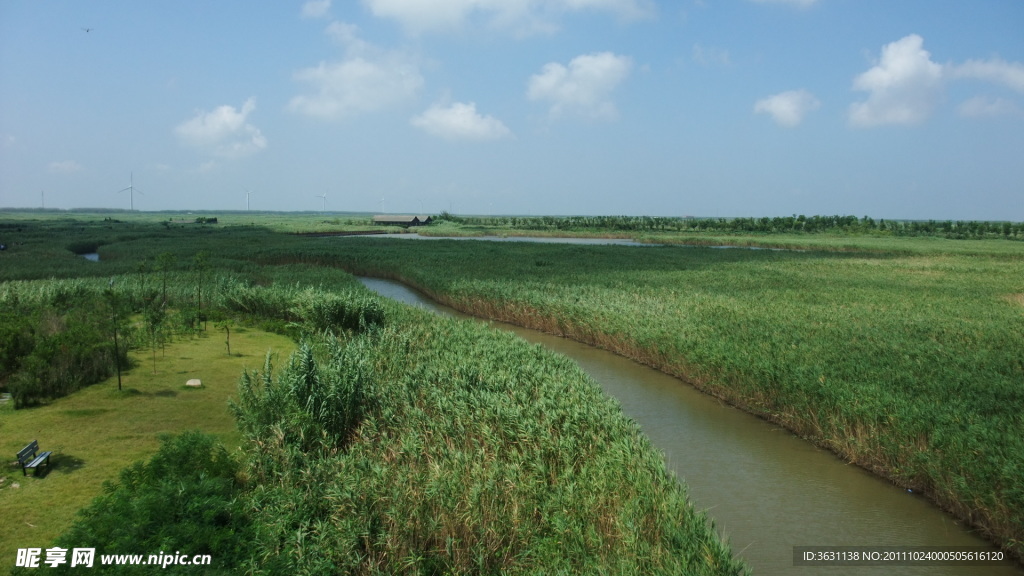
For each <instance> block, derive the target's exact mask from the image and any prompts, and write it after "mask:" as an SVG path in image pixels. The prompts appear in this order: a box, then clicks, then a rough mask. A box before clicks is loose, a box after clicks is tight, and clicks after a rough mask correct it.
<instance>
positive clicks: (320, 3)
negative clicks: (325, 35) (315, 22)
mask: <svg viewBox="0 0 1024 576" xmlns="http://www.w3.org/2000/svg"><path fill="white" fill-rule="evenodd" d="M330 9H331V0H309V2H306V3H305V4H303V5H302V17H303V18H325V17H327V14H328V12H329V11H330Z"/></svg>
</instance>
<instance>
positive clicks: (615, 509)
mask: <svg viewBox="0 0 1024 576" xmlns="http://www.w3.org/2000/svg"><path fill="white" fill-rule="evenodd" d="M93 224H95V226H93V225H90V224H88V223H86V224H82V225H80V226H76V225H75V224H74V223H70V224H69V223H67V222H63V221H60V222H57V223H53V222H46V223H31V225H29V224H25V223H19V224H18V225H17V226H19V227H21V231H20V232H19V233H20V234H22V236H21V238H22V240H21V241H20V244H19V245H18V246H17V247H16V252H15V254H16V255H17V258H18V259H17V260H13V259H5V260H4V264H13V265H12V266H9V267H8V266H4V267H3V273H4V276H3V280H2V281H0V303H3V304H4V305H6V306H13V307H17V308H18V309H22V308H29V307H54V306H58V305H60V304H61V303H63V305H64V307H65V308H67V305H69V304H70V305H71V306H72V307H74V306H77V305H76V304H74V303H76V302H93V304H94V306H95V307H96V308H97V310H99V311H100V312H101V313H104V310H105V309H103V308H102V306H103V304H102V303H101V300H98V299H99V298H101V296H102V295H103V294H104V293H105V292H106V291H108V290H113V291H115V292H116V293H117V294H118V296H119V298H121V299H123V301H124V302H126V303H127V304H125V306H126V310H130V311H131V313H132V316H131V318H130V320H129V324H131V325H134V326H136V327H140V326H139V325H140V324H142V323H144V321H145V310H146V309H147V307H149V306H152V305H153V304H154V303H156V302H162V301H163V300H164V294H165V292H166V300H167V302H168V308H169V309H170V310H172V311H173V312H174V313H175V314H177V315H180V316H181V318H180V319H181V320H185V319H187V318H186V316H190V317H192V318H193V321H191V322H188V323H187V324H188V326H190V327H191V329H192V330H199V328H198V326H197V324H196V322H195V321H194V319H196V318H198V317H200V316H201V317H205V318H208V319H209V326H208V327H206V329H205V330H203V333H205V334H207V337H206V338H198V339H193V337H192V336H190V335H188V333H187V331H186V332H181V333H176V334H175V335H174V337H173V340H172V343H171V344H169V345H168V347H167V350H168V354H169V355H172V354H179V355H180V352H178V350H179V349H181V347H182V346H186V345H187V346H203V348H204V352H203V354H202V355H200V354H198V353H195V352H193V353H188V354H186V356H188V358H184V357H182V358H181V359H180V360H182V361H186V362H193V361H194V360H195V359H196V358H200V357H202V358H207V357H211V358H212V357H214V356H216V357H225V358H228V359H231V360H232V361H233V362H236V361H237V360H234V359H235V358H236V357H237V355H238V353H239V351H238V350H237V349H234V350H232V353H231V354H227V353H225V346H224V345H225V342H224V341H223V339H222V338H219V337H218V338H209V336H212V335H213V333H214V332H215V331H216V332H217V333H220V334H222V335H225V336H226V334H225V333H224V331H223V329H222V328H221V327H220V326H223V325H222V324H220V323H221V322H225V323H227V324H228V325H234V327H235V328H234V329H233V331H232V333H233V334H237V333H238V332H239V330H238V328H239V327H247V328H243V332H244V333H246V334H257V331H256V330H253V329H252V326H267V327H271V328H273V329H275V330H278V331H281V332H284V333H287V334H291V335H296V336H297V335H298V334H301V333H305V334H306V335H307V340H306V341H305V344H304V346H302V348H301V351H300V353H299V354H297V355H296V356H294V357H293V359H292V360H289V361H288V362H285V363H283V365H282V366H280V367H277V368H274V367H272V366H271V365H270V364H269V363H268V364H266V365H265V366H264V368H263V369H261V370H256V371H250V372H249V373H248V374H247V375H245V376H243V377H242V384H241V389H240V391H239V394H238V397H239V400H238V402H237V404H236V412H235V414H236V417H237V419H238V422H239V428H240V431H241V435H242V442H241V450H240V452H239V453H238V464H239V465H240V467H239V469H238V472H237V475H236V476H235V477H234V478H231V475H232V474H235V472H232V471H231V469H230V468H231V467H224V466H220V465H219V464H218V465H216V466H213V468H216V470H214V471H213V472H210V474H207V467H208V466H207V465H208V464H211V463H210V462H206V460H209V458H206V460H204V457H203V455H202V454H197V453H196V452H194V448H193V447H195V446H199V445H205V444H204V443H208V441H207V440H204V439H202V438H199V437H194V436H183V437H180V438H179V439H177V440H175V439H170V440H167V441H166V442H165V444H164V447H162V448H161V449H160V451H159V452H158V455H157V457H156V458H154V459H153V460H152V461H151V462H150V463H149V464H146V465H143V464H138V465H136V466H133V467H132V468H129V469H126V471H125V472H124V473H122V475H121V481H120V483H119V484H117V485H112V486H110V487H109V488H108V489H107V490H106V491H105V493H104V497H103V498H100V499H98V500H96V501H95V502H94V504H93V505H92V506H91V507H90V508H89V510H88V511H87V512H85V513H84V515H83V516H81V517H80V518H79V519H78V520H76V522H75V524H74V526H73V527H72V529H71V530H70V531H68V532H66V533H65V536H64V539H63V540H59V541H60V542H64V543H70V542H72V541H74V542H79V543H80V542H81V541H82V539H83V538H85V536H87V535H90V534H92V535H93V536H94V537H95V538H92V539H90V545H93V544H95V545H96V546H97V548H98V551H102V552H104V553H118V552H125V553H136V552H138V551H139V550H136V549H135V548H137V547H139V546H142V545H143V544H146V545H147V546H149V547H150V548H154V547H160V546H165V545H166V546H169V547H171V548H175V549H181V550H182V551H183V552H184V551H186V550H188V551H190V552H193V553H203V552H204V551H206V550H211V551H212V550H216V551H218V552H217V554H219V555H218V556H217V558H219V559H220V560H219V561H220V562H228V561H229V559H237V560H234V561H237V562H238V563H239V564H238V565H235V566H221V567H220V568H224V569H227V570H228V571H231V570H248V571H251V572H253V573H280V572H282V571H287V572H299V573H317V574H322V573H345V574H395V573H408V574H447V573H488V574H499V573H501V574H527V573H529V574H534V573H539V572H544V573H566V574H569V573H572V574H576V573H607V574H651V573H671V574H679V573H685V574H739V573H744V572H745V571H746V568H745V567H744V566H743V565H742V563H741V562H739V561H737V560H735V559H733V558H732V556H731V553H730V551H729V549H728V546H727V545H725V544H724V543H723V542H722V540H721V539H720V538H719V536H718V535H717V534H716V533H715V531H714V528H713V526H712V525H711V523H710V521H709V520H708V518H707V517H706V515H705V514H704V513H702V512H700V511H696V510H694V509H693V508H692V506H691V505H690V504H689V502H688V501H687V499H686V494H685V488H684V487H683V486H682V485H681V484H680V483H679V482H677V480H676V479H675V478H674V477H673V476H672V475H670V474H669V473H668V472H667V471H666V469H665V465H664V462H663V460H662V458H661V456H660V454H658V452H657V451H656V450H655V449H653V448H652V447H651V445H650V443H649V442H648V440H647V439H646V438H645V437H644V436H643V435H642V434H641V432H640V431H639V429H638V427H637V426H636V425H635V423H633V422H632V421H630V420H628V419H626V418H625V417H624V416H623V415H622V413H621V411H620V410H619V408H618V405H617V404H616V403H615V402H614V401H612V400H610V399H608V398H607V397H605V396H604V395H603V394H602V393H601V392H600V390H599V389H598V388H597V387H596V385H595V384H594V383H593V382H591V381H590V380H589V379H587V377H586V376H585V375H584V374H583V373H582V372H581V371H580V370H579V369H578V367H576V366H575V365H574V364H572V363H571V362H569V361H567V360H566V359H564V358H561V357H558V356H556V355H553V354H549V353H547V352H544V351H543V350H541V349H539V348H536V347H532V346H529V345H527V344H526V343H524V342H522V341H520V340H517V339H515V338H513V337H511V336H509V335H506V334H502V333H494V332H492V331H490V330H488V329H486V328H485V327H482V326H477V325H474V324H473V323H460V322H456V321H452V320H444V319H440V318H437V317H434V316H431V315H428V314H426V313H421V312H417V311H412V310H408V309H406V308H404V307H400V306H398V305H393V304H390V303H385V302H383V301H381V300H379V299H378V298H376V297H374V296H372V295H370V294H369V293H368V292H367V291H365V289H363V288H361V286H359V285H358V283H357V282H356V281H355V280H354V279H353V278H352V277H351V276H349V275H347V274H345V273H344V272H342V271H341V270H340V269H338V268H336V267H335V266H337V265H338V264H339V262H338V259H337V254H336V245H335V244H331V243H330V241H332V240H334V239H309V238H298V237H296V236H292V235H281V234H275V233H273V232H270V231H267V230H264V229H259V228H251V227H239V228H224V229H220V228H210V227H206V228H191V229H189V228H184V227H182V228H181V229H176V228H175V227H173V226H171V227H165V226H163V225H161V224H152V223H150V224H147V223H144V222H143V223H102V224H98V223H93ZM122 224H124V225H123V226H122ZM72 243H79V244H74V245H72ZM83 243H90V244H95V246H96V249H98V251H99V253H100V254H101V261H100V262H98V263H93V262H85V261H83V260H80V259H79V257H77V256H74V252H75V250H72V249H71V248H79V247H81V246H82V244H83ZM88 248H90V249H91V248H92V246H91V245H90V246H88ZM19 252H20V254H19ZM10 254H11V253H6V254H4V255H3V256H4V258H6V257H7V256H8V255H10ZM166 254H171V257H167V256H164V255H166ZM200 254H202V256H200ZM65 264H66V265H67V266H65ZM79 264H81V265H79ZM61 271H63V276H67V277H64V278H60V279H58V274H60V272H61ZM111 280H113V282H112V283H111ZM200 294H201V296H200ZM200 306H202V309H201V313H200V312H199V311H198V310H199V308H200ZM192 311H195V312H192ZM331 334H336V335H337V336H332V335H331ZM136 337H137V339H136V340H134V341H133V345H134V346H138V348H136V349H135V352H134V355H136V356H137V358H136V361H137V363H136V364H135V367H134V368H133V369H132V370H131V374H130V378H129V379H127V380H126V390H127V391H128V392H127V393H128V395H129V396H128V397H127V399H126V400H124V401H123V402H122V403H124V402H127V403H129V404H132V405H133V406H134V405H136V404H140V403H132V402H129V400H130V394H131V393H132V391H136V390H144V389H147V386H148V384H147V382H150V383H153V382H157V380H158V376H156V375H155V374H156V373H159V374H160V376H159V378H160V379H162V378H163V376H164V373H165V372H167V371H171V372H173V373H174V374H178V376H176V377H174V380H175V382H178V386H179V387H180V380H181V379H182V378H183V377H185V376H184V374H185V373H184V372H182V371H181V370H183V369H184V368H179V367H178V364H177V363H172V362H170V361H169V360H166V359H165V358H164V357H163V356H162V353H161V352H158V351H157V348H153V352H152V358H153V362H154V363H153V364H152V365H151V364H150V359H151V354H150V350H149V348H148V347H144V346H146V345H145V340H144V339H143V338H144V335H140V334H138V333H137V334H136ZM233 338H234V336H233ZM204 342H205V344H204ZM242 343H243V342H238V341H236V342H234V344H235V345H238V346H241V345H242ZM242 350H243V352H244V353H245V355H246V356H248V355H249V354H250V353H251V350H248V349H247V348H245V347H244V346H243V347H242ZM171 376H173V374H172V375H171ZM160 382H162V380H160ZM0 384H2V382H0ZM114 387H115V384H113V383H112V382H111V380H110V379H108V380H106V381H104V382H102V383H100V384H99V385H96V386H92V387H89V388H86V389H83V390H80V391H77V392H73V393H72V394H71V395H70V396H68V397H66V398H61V399H57V400H52V401H46V402H44V405H43V406H40V407H37V408H30V409H26V410H18V411H14V410H11V408H10V407H8V408H7V410H10V411H11V415H10V417H9V418H8V415H6V414H5V416H4V421H3V424H5V425H11V426H14V425H15V424H16V423H22V424H24V423H25V422H30V421H32V422H39V421H41V419H52V420H53V422H54V424H53V425H52V426H50V429H51V430H64V429H65V428H68V429H70V428H71V427H72V426H71V424H73V423H70V422H63V421H62V420H61V418H62V417H63V416H62V412H61V409H60V407H62V406H66V405H71V404H73V405H74V406H75V408H76V410H77V411H78V412H81V413H82V414H88V415H89V417H91V418H94V420H95V421H96V422H95V424H96V425H97V426H98V427H99V428H98V429H102V419H103V414H104V412H103V410H104V409H106V408H108V406H106V404H107V403H108V402H109V400H110V399H109V398H108V397H110V396H117V397H118V398H120V393H118V392H115V391H114ZM179 393H182V392H179ZM167 396H168V397H169V398H172V400H173V396H172V395H169V394H168V395H167ZM157 397H158V398H160V399H163V398H164V395H157ZM92 404H95V406H92ZM173 404H174V402H173V401H168V402H164V403H163V404H162V405H161V406H160V407H159V410H166V409H170V410H171V412H173V411H174V409H173V407H172V406H173ZM221 406H222V407H221V408H220V410H223V405H221ZM154 410H156V408H154ZM198 414H199V413H198V412H196V414H195V415H198ZM204 414H205V413H204ZM171 417H172V416H171V415H169V414H162V413H160V414H157V413H155V412H154V413H153V414H151V415H150V416H149V417H148V420H147V421H148V422H153V423H161V427H160V431H175V430H178V429H179V428H180V427H179V426H177V425H166V426H164V425H163V424H162V423H164V422H165V420H167V419H168V418H171ZM186 420H187V418H186ZM5 429H10V428H8V427H7V426H5ZM65 433H66V432H60V434H65ZM90 434H91V432H90ZM90 439H92V444H90V446H91V447H92V448H93V449H95V450H96V451H97V452H96V453H95V454H94V456H93V457H94V458H96V459H99V458H100V457H101V456H102V457H103V458H105V460H104V462H106V463H107V465H106V468H105V470H107V471H108V472H109V474H107V476H106V477H108V478H111V477H113V476H114V475H115V474H116V467H117V466H123V465H126V464H128V462H127V461H125V460H124V459H125V458H129V459H132V458H136V457H138V454H139V452H137V451H133V452H116V451H114V452H111V451H106V452H104V450H103V446H104V445H105V443H104V442H99V441H96V440H95V439H94V438H93V437H92V436H89V435H84V436H83V437H82V438H81V440H83V441H86V442H89V441H90ZM144 440H145V442H146V446H147V451H150V452H151V451H152V445H153V444H154V443H155V436H154V434H152V433H149V432H148V431H147V432H146V434H145V438H144ZM232 440H233V438H232ZM50 442H51V445H52V446H54V447H56V448H57V450H58V451H59V452H61V453H64V452H67V450H63V449H61V448H60V446H61V445H62V444H61V442H62V441H59V440H57V441H55V440H54V439H51V441H50ZM232 443H233V442H232ZM51 445H47V448H50V447H51ZM65 448H66V446H65ZM215 449H216V450H219V448H215ZM211 453H212V452H211ZM218 453H219V452H218ZM83 454H84V455H85V459H86V460H88V454H86V453H85V452H84V450H83V451H81V453H78V452H75V453H74V454H73V455H75V456H82V455H83ZM168 458H170V460H171V461H172V462H177V461H179V460H180V461H181V462H183V463H184V464H182V466H184V469H180V470H176V474H170V473H167V474H165V473H164V472H159V473H152V471H153V470H163V468H162V467H163V466H164V465H165V464H166V461H167V459H168ZM158 460H159V461H160V462H164V463H163V464H159V465H158ZM65 464H66V463H65ZM213 464H216V462H214V463H213ZM211 465H212V464H211ZM75 472H76V470H74V469H72V468H71V467H68V466H66V465H61V464H58V466H56V467H55V469H54V472H53V475H52V476H51V477H49V478H46V479H43V480H40V481H38V482H34V483H32V485H31V488H32V491H33V493H34V494H36V496H37V498H36V499H37V500H38V499H45V498H46V495H45V491H46V490H47V486H51V483H52V482H58V481H60V479H61V478H63V477H64V475H65V473H68V474H69V475H68V476H67V480H73V478H74V475H75ZM214 472H215V473H214ZM222 476H223V477H222ZM186 486H187V487H188V488H187V489H184V488H182V487H186ZM51 487H52V488H55V489H61V487H60V486H59V485H57V484H53V485H52V486H51ZM193 488H195V489H196V490H195V494H194V495H195V498H193V497H192V496H193V493H192V490H193ZM79 489H80V490H83V489H84V488H82V486H79ZM94 489H95V488H94ZM19 490H22V489H21V488H19ZM4 494H6V495H8V496H11V497H13V494H14V493H13V492H9V491H7V490H5V491H4ZM75 501H76V502H80V503H81V502H84V500H83V498H82V497H81V494H78V495H76V497H75ZM69 502H70V500H69ZM68 506H70V504H68ZM203 510H207V511H208V512H210V513H209V514H205V515H204V514H202V511H203ZM189 511H196V513H197V514H200V516H192V515H191V514H192V512H189ZM128 513H130V518H131V519H130V520H127V521H126V518H129V516H126V515H125V514H128ZM67 519H68V517H67V516H66V515H65V516H63V517H62V520H61V523H62V524H63V523H64V522H66V521H67ZM55 526H56V524H53V525H48V528H47V530H48V531H52V530H53V529H54V527H55ZM190 526H196V527H200V528H201V529H202V530H203V531H204V532H203V534H205V536H204V537H203V539H202V541H195V540H192V539H189V538H188V536H187V534H188V533H189V531H190V530H191V528H190ZM211 531H212V532H211ZM183 534H184V536H183ZM86 539H89V538H86ZM116 543H121V544H116ZM126 543H127V544H131V545H132V546H134V547H135V548H132V549H124V550H120V549H116V547H117V546H119V545H122V544H124V545H127V544H126ZM4 544H5V546H7V548H5V549H10V548H11V546H13V543H7V542H5V543H4ZM18 545H31V546H39V545H44V546H45V545H46V544H44V543H40V542H38V541H35V540H33V541H31V542H28V541H26V542H25V543H22V542H21V541H20V540H19V541H18ZM147 550H148V549H147ZM220 568H218V569H220Z"/></svg>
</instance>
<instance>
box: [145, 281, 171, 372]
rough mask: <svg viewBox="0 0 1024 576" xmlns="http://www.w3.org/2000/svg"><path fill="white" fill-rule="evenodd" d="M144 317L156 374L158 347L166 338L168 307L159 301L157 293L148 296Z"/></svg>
mask: <svg viewBox="0 0 1024 576" xmlns="http://www.w3.org/2000/svg"><path fill="white" fill-rule="evenodd" d="M144 317H145V319H146V331H147V332H148V334H149V345H150V348H151V349H152V350H153V374H156V349H157V347H158V346H160V344H162V343H163V340H164V321H165V320H166V319H167V309H166V307H164V305H163V304H162V303H160V302H157V298H156V294H155V293H154V294H152V295H149V297H147V298H146V308H145V311H144Z"/></svg>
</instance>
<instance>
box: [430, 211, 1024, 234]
mask: <svg viewBox="0 0 1024 576" xmlns="http://www.w3.org/2000/svg"><path fill="white" fill-rule="evenodd" d="M438 219H439V220H447V221H449V222H454V223H458V224H464V225H468V226H495V227H503V228H511V229H516V230H565V231H578V230H607V231H621V232H714V233H726V234H732V233H757V234H794V233H795V234H800V233H811V234H813V233H821V232H841V233H848V234H877V235H891V236H939V237H944V238H956V239H966V238H972V239H973V238H1005V239H1013V240H1024V222H993V221H984V220H981V221H979V220H969V221H963V220H956V221H954V220H885V219H881V220H875V219H874V218H871V217H868V216H864V217H862V218H858V217H856V216H804V215H802V214H801V215H799V216H797V215H793V216H776V217H771V218H769V217H761V218H679V217H657V216H455V215H453V214H449V213H447V212H443V213H441V215H440V216H439V217H438Z"/></svg>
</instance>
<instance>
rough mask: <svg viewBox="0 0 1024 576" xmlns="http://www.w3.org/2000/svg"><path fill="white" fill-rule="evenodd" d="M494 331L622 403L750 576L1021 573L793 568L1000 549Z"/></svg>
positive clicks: (763, 442)
mask: <svg viewBox="0 0 1024 576" xmlns="http://www.w3.org/2000/svg"><path fill="white" fill-rule="evenodd" d="M360 280H361V281H362V282H363V284H365V285H366V286H367V287H368V288H370V289H371V290H373V291H375V292H377V293H378V294H381V295H383V296H387V297H389V298H393V299H395V300H398V301H401V302H405V303H407V304H412V305H415V306H422V307H424V308H427V309H429V310H432V311H434V312H437V313H440V314H448V315H454V316H459V317H466V316H465V315H463V314H460V313H458V312H456V311H454V310H452V309H450V308H447V307H444V306H440V305H438V304H436V303H435V302H433V301H431V300H429V299H428V298H427V297H425V296H423V295H422V294H420V293H418V292H415V291H413V290H411V289H409V288H407V287H406V286H404V285H402V284H400V283H397V282H392V281H388V280H379V279H374V278H361V279H360ZM491 324H492V326H493V327H495V328H497V329H502V330H510V331H512V332H515V333H516V334H518V335H519V336H521V337H522V338H524V339H525V340H528V341H529V342H532V343H538V344H542V345H543V346H545V347H547V348H548V349H550V350H553V351H555V352H559V353H561V354H564V355H566V356H569V357H570V358H572V359H574V360H575V361H576V362H577V363H578V364H579V365H580V367H582V368H583V370H585V371H586V372H587V373H589V374H590V375H591V377H592V378H593V379H594V380H595V381H597V383H598V384H600V386H601V387H602V389H603V390H604V391H605V393H607V394H608V395H610V396H613V397H615V398H616V399H618V401H619V403H620V404H621V405H622V409H623V411H624V412H625V414H626V415H627V416H629V417H630V418H632V419H634V420H635V421H636V422H637V423H639V424H640V426H641V428H642V429H643V431H644V432H645V433H646V434H647V435H648V436H649V437H650V438H651V440H652V441H653V442H654V444H655V446H657V447H658V449H660V450H662V451H663V452H664V453H665V458H666V460H667V462H668V465H669V468H670V469H672V470H673V471H674V472H675V473H676V474H677V475H678V476H679V477H680V478H681V479H682V480H683V481H685V482H686V484H687V486H688V487H689V495H690V499H691V500H692V501H693V503H694V504H695V505H696V506H697V507H698V508H702V509H706V510H708V513H709V514H710V516H711V517H712V518H714V520H715V523H716V526H717V527H718V530H719V532H721V533H722V534H724V535H725V536H726V537H727V538H728V540H729V542H730V543H731V545H732V548H733V551H734V552H735V553H736V554H738V555H739V556H742V557H743V558H744V559H745V560H746V561H747V562H748V563H749V564H750V566H751V567H752V569H753V572H754V574H755V575H775V574H800V575H812V574H814V575H817V574H822V575H828V576H840V575H848V574H849V575H875V576H882V575H890V574H898V575H903V574H906V575H910V574H913V575H926V574H927V575H943V576H946V575H948V576H953V575H965V576H975V575H977V576H982V575H984V576H1010V575H1014V576H1022V575H1024V570H1022V569H1020V568H1019V567H1017V566H1014V565H1003V566H898V565H885V566H794V564H793V547H794V546H988V548H987V550H990V551H995V550H996V548H994V547H991V546H989V545H988V544H987V543H986V542H985V541H984V540H982V539H980V538H978V537H976V536H974V535H973V534H972V533H971V532H969V531H968V530H966V529H965V528H963V527H962V526H961V525H960V524H959V523H958V522H957V521H956V520H954V519H953V518H952V517H951V516H949V515H947V514H945V513H943V512H942V511H940V510H938V509H937V508H935V507H934V506H933V505H931V504H930V503H929V502H927V501H926V500H924V499H923V498H921V497H919V496H917V495H915V494H912V493H908V492H906V491H905V490H903V489H900V488H897V487H895V486H893V485H891V484H890V483H888V482H886V481H885V480H883V479H880V478H878V477H876V476H874V475H872V474H869V473H868V472H866V471H864V470H862V469H861V468H858V467H856V466H852V465H849V464H846V463H844V462H843V461H841V460H839V459H838V458H836V457H835V456H834V455H832V454H830V453H828V452H826V451H823V450H820V449H818V448H815V447H814V446H812V445H811V444H809V443H808V442H806V441H804V440H801V439H799V438H797V437H795V436H794V435H793V434H791V433H789V432H787V431H785V430H782V429H779V428H777V427H775V426H773V425H772V424H770V423H768V422H766V421H764V420H761V419H759V418H756V417H754V416H751V415H749V414H747V413H744V412H742V411H740V410H737V409H735V408H732V407H730V406H727V405H724V404H723V403H722V402H720V401H718V400H717V399H715V398H712V397H710V396H707V395H705V394H702V393H700V392H698V391H697V390H695V389H694V388H692V387H691V386H689V385H687V384H685V383H683V382H682V381H680V380H677V379H675V378H672V377H671V376H667V375H665V374H663V373H661V372H658V371H656V370H653V369H651V368H648V367H646V366H643V365H640V364H637V363H636V362H633V361H631V360H628V359H626V358H623V357H621V356H616V355H615V354H612V353H610V352H606V351H604V350H600V349H597V348H593V347H591V346H587V345H584V344H580V343H578V342H574V341H572V340H567V339H565V338H559V337H556V336H551V335H548V334H544V333H542V332H537V331H535V330H528V329H525V328H519V327H517V326H512V325H509V324H503V323H498V322H493V323H491Z"/></svg>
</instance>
